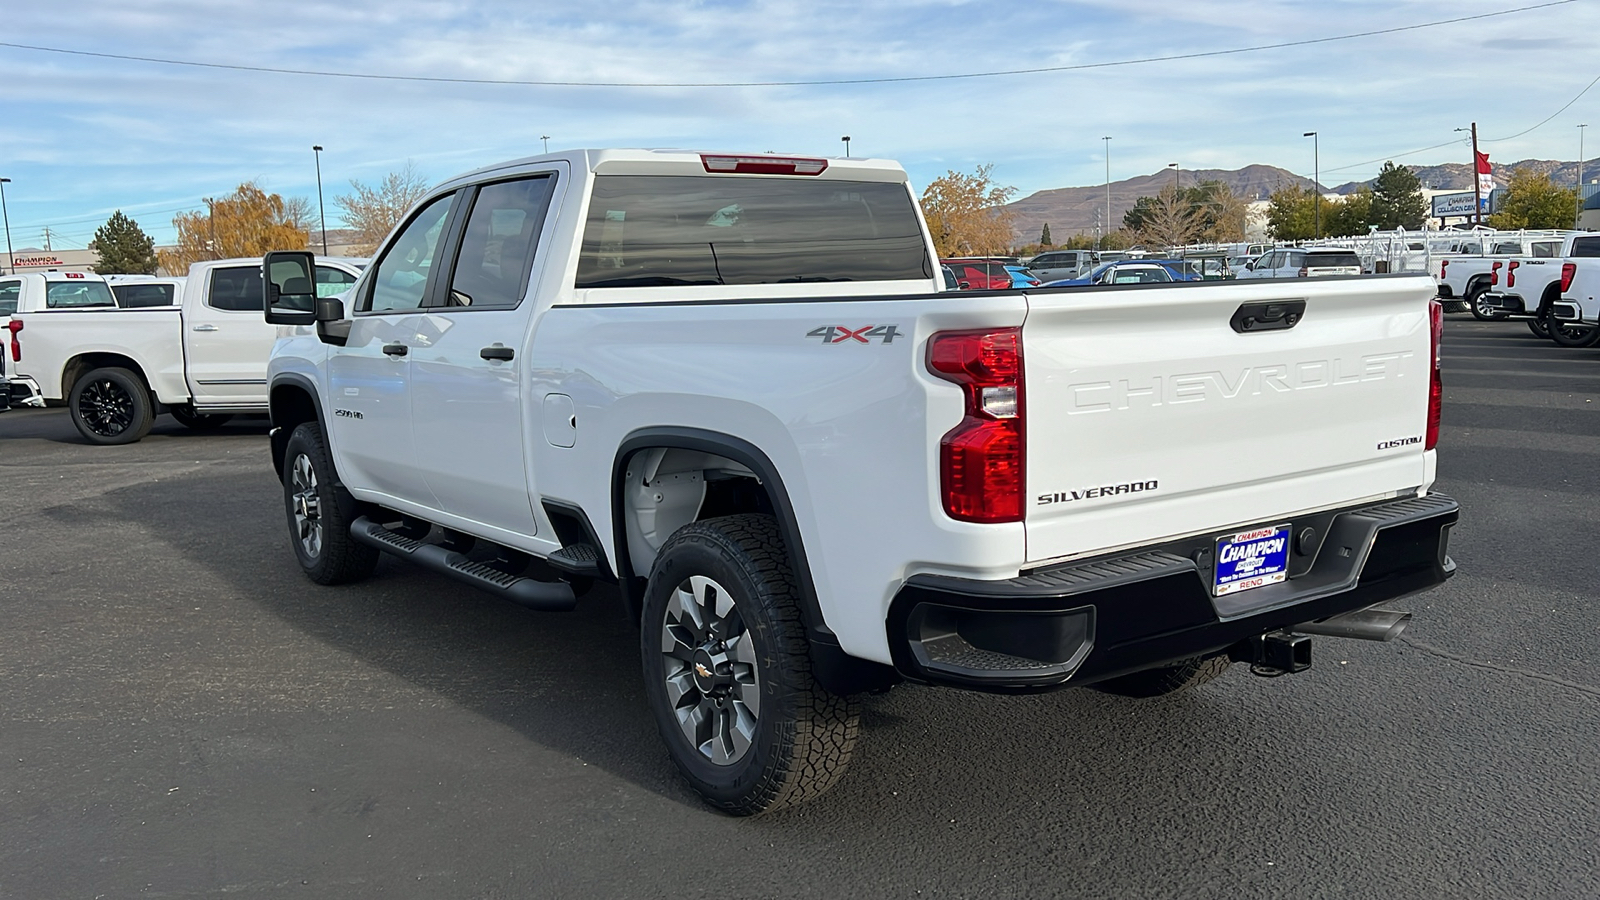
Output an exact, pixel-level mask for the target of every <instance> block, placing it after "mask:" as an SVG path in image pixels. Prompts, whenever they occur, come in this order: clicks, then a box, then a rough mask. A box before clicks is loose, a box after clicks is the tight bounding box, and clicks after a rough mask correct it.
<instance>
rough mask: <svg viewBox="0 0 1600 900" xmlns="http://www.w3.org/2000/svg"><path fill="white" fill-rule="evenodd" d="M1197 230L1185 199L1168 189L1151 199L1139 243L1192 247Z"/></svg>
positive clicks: (1197, 224)
mask: <svg viewBox="0 0 1600 900" xmlns="http://www.w3.org/2000/svg"><path fill="white" fill-rule="evenodd" d="M1201 229H1202V225H1201V223H1200V222H1199V221H1198V220H1197V218H1196V216H1195V210H1194V207H1193V205H1192V204H1191V203H1190V202H1189V200H1188V198H1186V197H1183V196H1181V195H1180V194H1179V193H1178V192H1177V191H1175V190H1173V189H1172V188H1170V187H1169V188H1163V189H1162V190H1161V193H1160V194H1157V195H1156V196H1155V197H1153V198H1151V203H1150V206H1149V208H1148V210H1147V211H1146V213H1145V215H1144V221H1143V226H1142V227H1141V228H1140V229H1139V239H1140V240H1142V241H1144V242H1145V243H1146V244H1154V245H1157V246H1161V247H1167V248H1172V247H1182V246H1185V245H1186V244H1189V243H1192V242H1193V241H1194V240H1195V238H1196V237H1198V236H1199V235H1200V231H1201Z"/></svg>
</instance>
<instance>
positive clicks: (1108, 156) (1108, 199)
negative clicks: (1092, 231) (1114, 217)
mask: <svg viewBox="0 0 1600 900" xmlns="http://www.w3.org/2000/svg"><path fill="white" fill-rule="evenodd" d="M1100 140H1102V141H1105V142H1106V233H1107V234H1110V233H1111V138H1109V137H1103V138H1101V139H1100Z"/></svg>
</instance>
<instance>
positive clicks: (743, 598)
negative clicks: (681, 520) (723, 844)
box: [640, 514, 860, 816]
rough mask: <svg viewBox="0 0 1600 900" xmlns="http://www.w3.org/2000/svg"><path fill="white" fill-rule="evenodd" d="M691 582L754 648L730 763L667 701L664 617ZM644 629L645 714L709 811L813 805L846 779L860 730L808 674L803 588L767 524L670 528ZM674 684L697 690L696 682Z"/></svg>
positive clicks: (761, 518)
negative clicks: (694, 737) (725, 607)
mask: <svg viewBox="0 0 1600 900" xmlns="http://www.w3.org/2000/svg"><path fill="white" fill-rule="evenodd" d="M693 576H700V577H701V578H702V579H703V580H702V582H701V584H702V586H703V585H704V584H705V582H704V579H709V580H710V582H711V583H713V584H714V585H716V586H718V587H721V588H723V589H725V592H726V596H727V597H728V598H730V599H731V601H732V604H733V610H734V611H735V612H736V614H737V615H736V616H735V615H729V616H728V618H727V619H726V620H724V622H725V623H728V624H725V626H724V627H725V628H726V630H728V631H730V632H735V631H737V630H738V629H740V628H742V629H743V638H742V639H747V640H749V641H751V643H750V644H749V645H747V650H748V651H749V656H748V658H749V659H751V660H753V663H752V664H751V665H752V668H751V672H753V674H751V675H750V676H749V677H750V678H751V679H752V680H753V681H754V682H755V683H754V685H753V687H754V688H757V689H758V691H757V694H758V707H759V710H758V713H757V714H756V716H755V725H754V732H753V736H752V737H751V738H750V740H749V743H748V745H747V747H746V748H745V749H744V750H743V751H741V752H742V755H741V756H738V757H737V758H735V759H734V760H733V761H732V762H727V763H717V762H714V761H713V757H712V756H710V755H708V753H706V752H702V750H701V749H700V747H699V746H697V745H695V744H694V743H692V742H691V738H690V737H689V736H688V734H687V733H686V728H687V727H688V726H686V725H684V724H682V723H680V720H679V718H678V715H677V714H676V713H675V711H674V710H675V707H674V705H673V703H672V701H671V700H670V699H669V693H668V686H667V682H668V676H669V672H670V671H671V670H672V669H673V668H674V667H675V666H676V665H677V664H676V663H675V662H672V660H673V657H669V656H668V655H666V653H665V652H664V641H665V642H666V643H667V644H668V645H673V639H672V638H671V637H670V636H669V634H668V631H669V630H668V628H667V626H668V624H669V623H671V622H673V621H674V620H673V619H670V618H669V612H670V611H671V610H673V609H674V608H677V609H679V610H680V611H681V609H682V603H683V602H684V598H685V597H689V596H690V594H689V593H687V592H681V591H680V588H681V587H686V586H689V585H690V579H691V577H693ZM735 619H736V620H737V621H736V622H735V621H734V620H735ZM677 621H679V622H681V621H683V620H682V619H681V618H680V619H678V620H677ZM641 625H642V627H641V629H640V631H641V642H640V649H641V655H642V657H643V663H644V677H645V693H646V696H647V698H648V701H649V704H650V711H651V713H652V714H653V715H654V716H655V719H656V726H657V729H658V730H659V731H660V733H661V739H662V741H663V742H665V743H666V745H667V750H668V753H669V754H670V755H671V757H672V761H673V762H674V763H675V764H676V765H677V767H678V770H679V772H680V773H682V775H683V777H684V779H685V780H686V781H687V782H688V783H689V785H690V787H692V788H693V789H694V791H695V792H696V793H698V794H699V795H700V796H701V797H702V798H704V800H705V801H706V802H707V803H709V804H710V805H711V806H713V807H715V808H717V809H719V810H722V811H723V812H726V813H730V814H732V815H738V816H748V815H754V814H756V813H762V812H769V811H772V810H776V809H781V808H783V807H787V806H794V805H796V804H799V803H803V802H806V801H809V800H811V799H813V798H815V797H817V796H819V795H821V794H822V793H823V792H824V791H826V790H827V789H828V788H829V787H831V786H832V785H833V784H834V783H835V782H837V781H838V780H839V777H840V776H841V775H843V774H844V771H845V768H846V766H847V764H848V763H849V761H850V754H851V752H852V751H853V750H854V748H855V743H856V737H857V734H858V731H859V724H858V721H859V714H860V710H859V706H858V704H857V703H856V702H855V701H854V700H852V699H850V698H847V697H840V696H838V695H836V694H832V693H829V692H828V691H826V690H824V689H823V688H822V687H821V686H820V685H819V684H817V682H816V680H815V678H814V677H813V675H812V672H811V658H810V654H809V652H808V647H807V642H806V635H805V628H804V625H803V623H802V620H801V613H800V590H799V585H798V582H797V580H796V578H795V574H794V570H793V567H792V564H791V562H790V559H789V552H788V549H787V548H786V547H785V546H784V543H783V538H782V537H781V536H780V535H779V533H778V527H777V524H776V522H775V521H774V519H773V518H772V517H771V516H765V515H754V514H743V515H734V516H724V517H720V518H714V519H707V520H704V521H701V522H694V523H692V524H689V525H685V526H684V527H682V528H680V529H678V530H677V531H676V532H675V533H674V534H673V535H672V537H670V538H668V539H667V542H666V543H665V544H664V545H662V547H661V552H660V553H659V554H658V555H657V556H656V561H655V565H654V566H653V567H652V568H651V571H650V580H649V585H648V587H647V588H646V590H645V599H644V610H643V618H642V621H641ZM679 633H681V632H679ZM673 646H677V645H673ZM685 646H686V645H685ZM730 652H731V651H730ZM713 668H715V666H713ZM688 674H690V676H691V679H692V673H688ZM680 677H681V676H680ZM676 683H677V684H680V685H681V684H690V685H691V687H692V686H693V682H692V680H691V681H690V682H684V681H681V680H680V681H678V682H676ZM676 689H681V688H676ZM745 689H746V690H748V689H749V688H745ZM714 693H715V691H712V692H709V693H702V692H701V691H700V690H699V689H698V688H694V689H693V690H692V692H685V693H682V694H681V695H680V696H679V707H680V708H683V709H688V708H689V707H691V706H694V707H699V708H701V709H704V708H705V707H704V703H705V702H706V701H707V700H708V699H709V698H710V697H712V696H713V695H714ZM697 698H698V699H697ZM728 706H729V708H730V709H731V708H732V706H733V704H732V701H731V699H730V700H729V701H728ZM746 712H748V709H746Z"/></svg>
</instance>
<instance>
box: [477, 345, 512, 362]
mask: <svg viewBox="0 0 1600 900" xmlns="http://www.w3.org/2000/svg"><path fill="white" fill-rule="evenodd" d="M478 355H479V356H481V357H483V358H484V359H501V360H506V361H508V362H509V361H510V360H512V359H515V358H516V356H517V351H515V350H513V349H511V348H510V347H499V346H496V347H485V348H483V349H482V350H479V351H478Z"/></svg>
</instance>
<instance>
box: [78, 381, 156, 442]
mask: <svg viewBox="0 0 1600 900" xmlns="http://www.w3.org/2000/svg"><path fill="white" fill-rule="evenodd" d="M67 408H68V409H69V410H70V411H71V413H72V424H73V425H76V426H77V428H78V433H79V434H81V435H83V436H84V437H85V438H86V439H87V440H88V441H89V443H91V444H131V443H133V442H135V441H137V440H139V439H140V438H142V437H144V436H145V435H147V434H149V433H150V426H151V425H152V424H154V423H155V407H154V405H153V404H152V403H151V400H150V390H149V388H146V387H145V386H144V382H143V381H141V380H140V379H139V376H138V375H135V374H134V373H132V372H130V371H128V370H127V369H117V368H108V369H93V370H91V371H88V372H85V373H84V374H83V376H82V377H81V378H79V379H78V382H77V383H76V384H74V385H73V386H72V393H71V394H69V395H68V396H67Z"/></svg>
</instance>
